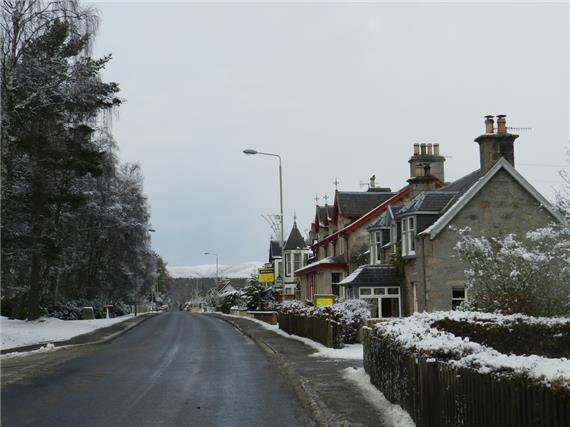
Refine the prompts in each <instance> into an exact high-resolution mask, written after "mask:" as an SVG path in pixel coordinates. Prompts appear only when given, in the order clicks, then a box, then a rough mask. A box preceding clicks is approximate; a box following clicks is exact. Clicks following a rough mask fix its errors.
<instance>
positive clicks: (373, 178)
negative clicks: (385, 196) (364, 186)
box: [370, 175, 376, 188]
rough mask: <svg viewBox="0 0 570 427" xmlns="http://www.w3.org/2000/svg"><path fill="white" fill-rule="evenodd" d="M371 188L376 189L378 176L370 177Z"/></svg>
mask: <svg viewBox="0 0 570 427" xmlns="http://www.w3.org/2000/svg"><path fill="white" fill-rule="evenodd" d="M370 188H376V175H372V176H371V177H370Z"/></svg>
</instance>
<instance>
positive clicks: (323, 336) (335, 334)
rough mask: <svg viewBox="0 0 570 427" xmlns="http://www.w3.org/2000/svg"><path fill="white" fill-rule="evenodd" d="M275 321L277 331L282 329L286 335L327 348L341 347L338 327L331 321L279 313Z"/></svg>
mask: <svg viewBox="0 0 570 427" xmlns="http://www.w3.org/2000/svg"><path fill="white" fill-rule="evenodd" d="M277 321H278V322H279V329H283V330H284V331H285V332H287V333H288V334H292V335H299V336H301V337H307V338H310V339H312V340H313V341H317V342H320V343H321V344H323V345H325V346H327V347H332V348H341V347H342V346H343V343H342V340H341V338H340V336H339V333H340V328H339V325H338V323H337V322H334V321H332V320H323V319H318V318H316V317H308V316H295V315H291V314H282V313H279V314H278V316H277Z"/></svg>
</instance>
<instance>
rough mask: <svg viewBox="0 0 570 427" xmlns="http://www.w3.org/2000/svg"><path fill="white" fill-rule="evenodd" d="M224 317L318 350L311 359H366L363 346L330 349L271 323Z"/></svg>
mask: <svg viewBox="0 0 570 427" xmlns="http://www.w3.org/2000/svg"><path fill="white" fill-rule="evenodd" d="M218 314H222V313H218ZM222 316H226V317H234V318H237V319H247V320H251V321H252V322H256V323H258V324H260V325H261V326H263V327H264V328H265V329H268V330H270V331H273V332H275V333H277V334H279V335H281V336H284V337H285V338H290V339H294V340H297V341H301V342H302V343H304V344H307V345H308V346H309V347H312V348H314V349H315V350H317V352H316V353H312V354H311V355H310V356H311V357H324V358H327V359H348V360H363V358H364V350H363V347H362V344H347V345H345V347H344V348H340V349H336V348H329V347H326V346H324V345H322V344H321V343H318V342H316V341H313V340H311V339H309V338H306V337H300V336H298V335H289V334H288V333H287V332H285V331H284V330H282V329H279V325H270V324H269V323H265V322H263V321H261V320H258V319H252V318H251V317H244V316H234V315H231V314H222Z"/></svg>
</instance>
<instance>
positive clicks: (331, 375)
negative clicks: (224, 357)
mask: <svg viewBox="0 0 570 427" xmlns="http://www.w3.org/2000/svg"><path fill="white" fill-rule="evenodd" d="M208 316H212V317H218V318H220V319H222V320H225V321H226V322H228V323H231V324H232V325H234V326H235V327H236V328H238V329H239V330H240V331H241V332H242V333H243V334H244V335H247V336H248V337H250V338H251V339H252V340H253V341H254V342H255V343H257V344H258V345H259V346H260V347H261V348H262V349H264V350H265V352H266V353H267V354H268V355H269V356H270V357H271V358H273V359H274V360H275V362H276V363H275V365H276V366H277V367H279V369H280V370H281V371H282V372H283V374H284V375H285V377H286V378H287V379H288V381H289V382H290V384H291V385H292V387H293V389H294V390H295V391H296V393H297V395H298V396H299V398H300V399H301V401H302V402H303V403H304V405H305V406H306V407H307V408H308V410H309V411H310V412H311V414H312V416H313V418H314V419H315V420H316V422H317V424H318V425H322V426H383V425H384V424H383V421H382V420H383V418H384V417H385V414H382V413H381V412H380V410H379V409H378V408H377V407H375V406H374V405H372V404H370V403H368V402H367V401H366V400H365V399H364V396H363V394H362V392H361V390H360V389H359V388H358V387H357V386H355V385H354V384H353V383H351V382H349V381H347V380H345V379H344V378H343V377H342V375H341V371H342V370H344V369H346V368H349V367H353V368H361V367H362V366H363V361H361V360H338V359H329V358H323V357H311V356H310V355H311V354H312V353H315V352H316V350H315V349H314V348H312V347H310V346H308V345H306V344H304V343H302V342H300V341H298V340H295V339H292V338H287V337H284V336H283V335H280V334H277V333H275V332H273V331H271V330H268V329H266V328H264V327H263V326H262V325H260V324H258V323H257V322H252V321H251V320H248V319H245V318H243V319H240V318H237V317H233V316H232V317H230V316H223V315H219V314H209V315H208Z"/></svg>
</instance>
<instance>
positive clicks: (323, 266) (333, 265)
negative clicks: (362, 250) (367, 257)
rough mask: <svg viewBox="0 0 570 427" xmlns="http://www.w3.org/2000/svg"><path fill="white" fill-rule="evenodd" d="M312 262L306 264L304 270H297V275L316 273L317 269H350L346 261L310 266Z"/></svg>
mask: <svg viewBox="0 0 570 427" xmlns="http://www.w3.org/2000/svg"><path fill="white" fill-rule="evenodd" d="M310 267H311V264H309V265H308V266H306V267H305V268H306V269H304V270H303V271H300V272H298V273H297V272H295V276H305V275H306V274H310V273H314V272H315V271H321V270H345V271H348V265H347V264H346V263H327V264H316V265H315V266H314V268H310Z"/></svg>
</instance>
